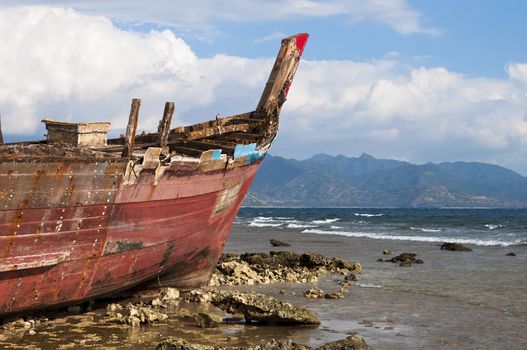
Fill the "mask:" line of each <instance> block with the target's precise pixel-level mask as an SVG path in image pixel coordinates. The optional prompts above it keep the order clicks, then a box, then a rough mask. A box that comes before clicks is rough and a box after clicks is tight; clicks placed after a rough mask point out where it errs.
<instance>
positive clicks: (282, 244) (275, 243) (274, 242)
mask: <svg viewBox="0 0 527 350" xmlns="http://www.w3.org/2000/svg"><path fill="white" fill-rule="evenodd" d="M269 243H271V245H272V246H273V247H290V246H291V244H289V243H286V242H282V241H279V240H277V239H270V240H269Z"/></svg>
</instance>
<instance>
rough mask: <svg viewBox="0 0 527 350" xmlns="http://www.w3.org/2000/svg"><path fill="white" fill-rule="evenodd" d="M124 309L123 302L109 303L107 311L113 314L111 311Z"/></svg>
mask: <svg viewBox="0 0 527 350" xmlns="http://www.w3.org/2000/svg"><path fill="white" fill-rule="evenodd" d="M122 309H123V306H122V305H121V304H109V305H108V306H107V307H106V313H107V314H111V313H115V312H117V311H120V310H122Z"/></svg>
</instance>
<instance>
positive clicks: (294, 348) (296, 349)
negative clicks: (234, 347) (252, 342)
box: [241, 339, 312, 350]
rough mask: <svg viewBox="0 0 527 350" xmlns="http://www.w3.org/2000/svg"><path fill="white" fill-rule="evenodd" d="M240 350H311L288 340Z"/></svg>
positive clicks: (269, 342) (272, 341) (273, 341)
mask: <svg viewBox="0 0 527 350" xmlns="http://www.w3.org/2000/svg"><path fill="white" fill-rule="evenodd" d="M241 349H242V350H312V349H311V348H310V347H309V346H305V345H300V344H296V343H293V342H292V341H290V340H280V341H276V340H274V339H273V340H271V341H267V342H265V343H261V344H258V345H256V346H254V347H249V348H245V349H244V348H241Z"/></svg>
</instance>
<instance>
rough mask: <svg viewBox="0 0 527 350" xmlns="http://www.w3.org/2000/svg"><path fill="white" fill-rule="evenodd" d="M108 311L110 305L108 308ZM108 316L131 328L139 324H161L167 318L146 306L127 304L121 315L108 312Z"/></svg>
mask: <svg viewBox="0 0 527 350" xmlns="http://www.w3.org/2000/svg"><path fill="white" fill-rule="evenodd" d="M108 309H110V305H109V306H108ZM108 314H109V316H112V317H114V318H118V319H120V321H121V322H123V323H125V324H128V325H131V326H132V327H136V326H139V325H141V324H149V323H157V322H162V321H164V320H166V319H167V318H168V315H166V314H164V313H162V312H159V311H158V310H156V309H154V308H152V307H151V306H147V305H141V304H139V305H134V304H128V305H126V307H125V308H124V309H123V310H122V314H121V313H117V312H115V313H112V312H111V311H110V312H108Z"/></svg>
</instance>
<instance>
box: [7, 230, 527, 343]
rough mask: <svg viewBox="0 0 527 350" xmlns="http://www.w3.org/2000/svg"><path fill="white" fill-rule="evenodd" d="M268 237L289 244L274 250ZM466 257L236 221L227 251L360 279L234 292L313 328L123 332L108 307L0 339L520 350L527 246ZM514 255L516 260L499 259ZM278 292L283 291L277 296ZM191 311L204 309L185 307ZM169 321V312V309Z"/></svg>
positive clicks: (526, 312)
mask: <svg viewBox="0 0 527 350" xmlns="http://www.w3.org/2000/svg"><path fill="white" fill-rule="evenodd" d="M271 238H274V239H278V240H281V241H285V242H288V243H290V244H291V247H283V248H279V247H271V246H270V244H269V239H271ZM471 247H472V248H473V249H474V251H472V252H450V251H441V250H440V249H439V246H438V245H437V244H435V243H429V242H417V241H408V242H402V241H397V240H378V239H367V238H353V237H346V236H340V235H319V234H315V233H306V232H304V233H302V229H296V230H295V229H287V230H284V229H278V228H273V227H271V228H269V227H266V228H255V227H250V228H249V227H247V226H246V225H243V224H242V225H240V224H235V225H234V227H233V232H232V233H231V235H230V237H229V240H228V242H227V244H226V247H225V251H226V252H235V253H243V252H258V251H269V250H292V251H296V252H299V253H302V252H307V251H311V252H319V253H322V254H323V255H326V256H340V257H343V258H347V259H350V260H352V261H359V262H360V263H361V264H362V266H363V268H364V272H363V274H361V275H360V276H359V280H358V282H357V283H355V284H353V285H351V286H350V287H349V292H348V293H346V296H345V298H343V299H338V300H326V299H318V300H308V299H306V298H304V297H303V292H304V291H306V290H307V289H309V288H311V287H312V286H315V285H309V284H273V285H261V286H236V287H232V288H234V289H239V290H249V291H257V292H262V293H265V294H269V295H274V296H277V297H280V298H281V299H283V300H286V301H290V302H292V303H295V304H302V305H304V306H306V307H308V308H309V309H311V310H313V311H315V312H316V313H317V314H318V316H319V318H320V319H321V321H322V324H321V325H320V327H278V326H276V327H275V326H255V325H245V324H243V323H242V322H241V321H240V320H237V321H236V322H233V323H229V324H223V325H221V327H219V328H213V329H200V328H197V327H196V326H195V325H194V323H193V322H192V321H191V320H186V321H185V320H183V321H181V320H179V319H178V318H177V317H176V315H173V316H174V317H172V318H169V320H168V321H167V322H166V323H165V324H159V325H151V326H145V327H141V328H135V329H134V328H130V327H128V326H125V325H121V324H108V323H105V322H101V320H102V319H103V317H102V316H103V315H104V313H105V305H104V304H100V305H99V306H98V308H96V309H95V310H94V311H92V312H88V313H83V314H81V315H67V314H65V315H60V314H58V315H56V316H55V319H53V320H51V321H48V322H45V323H43V324H42V325H41V326H40V327H38V328H37V329H36V330H37V334H36V335H33V336H30V335H27V334H25V335H23V332H22V333H19V334H10V335H9V337H8V339H7V340H6V339H2V338H0V349H3V348H6V349H7V348H10V349H31V348H32V349H68V348H69V349H78V348H92V349H155V348H156V345H157V343H158V342H160V341H161V340H162V339H164V338H165V337H168V336H176V337H181V338H184V339H187V340H189V341H191V342H197V343H202V344H211V345H212V344H216V345H218V344H219V345H232V346H235V345H239V346H243V345H250V344H252V345H254V344H255V343H257V342H259V341H260V340H264V339H265V340H269V339H272V338H275V339H291V340H294V341H296V342H299V343H303V344H306V345H311V346H318V345H320V344H323V343H326V342H329V341H333V340H337V339H341V338H344V337H346V336H347V335H349V334H351V333H352V332H354V331H356V332H358V333H359V334H361V335H363V336H364V337H365V339H366V341H367V343H368V344H370V345H372V346H373V347H374V348H375V349H376V350H379V349H381V350H382V349H526V348H527V335H526V334H525V333H524V328H525V325H526V324H527V269H526V268H525V266H526V264H527V246H514V247H500V246H471ZM384 249H390V250H392V251H393V253H394V255H395V254H399V253H401V252H414V253H416V254H418V258H421V259H423V260H424V264H420V265H413V266H411V267H399V266H398V265H396V264H392V263H388V262H385V263H381V262H377V261H376V260H377V258H379V257H382V256H383V255H382V251H383V250H384ZM509 251H514V252H515V253H516V254H517V256H515V257H508V256H505V254H506V253H507V252H509ZM341 279H342V276H327V277H325V278H321V279H320V281H319V283H317V284H316V286H317V287H321V288H323V289H324V290H325V291H327V292H332V291H337V290H339V285H338V284H337V282H338V281H340V280H341ZM281 289H284V290H286V294H285V295H280V293H279V291H280V290H281ZM181 307H183V308H185V309H188V313H192V312H196V311H203V308H205V309H206V308H208V306H207V305H199V304H198V305H196V304H193V303H190V304H189V303H182V304H181ZM167 312H168V313H169V314H170V313H171V312H170V310H167Z"/></svg>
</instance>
